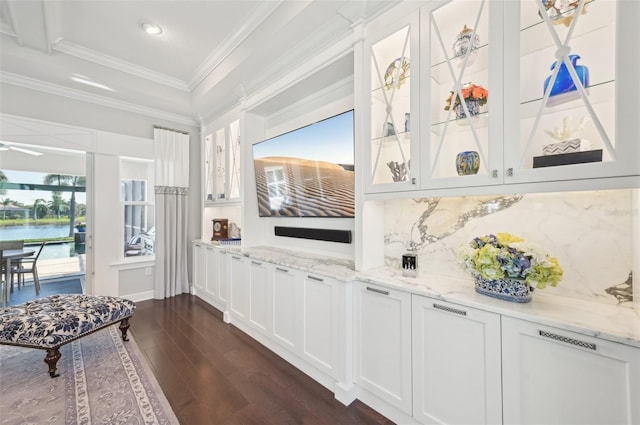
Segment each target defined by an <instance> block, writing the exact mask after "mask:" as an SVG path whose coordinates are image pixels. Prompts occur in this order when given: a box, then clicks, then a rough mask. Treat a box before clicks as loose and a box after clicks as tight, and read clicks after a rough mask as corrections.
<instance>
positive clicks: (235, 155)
mask: <svg viewBox="0 0 640 425" xmlns="http://www.w3.org/2000/svg"><path fill="white" fill-rule="evenodd" d="M240 152H241V147H240V120H235V121H232V122H230V123H228V124H226V125H224V126H222V127H220V128H217V129H216V130H215V131H213V132H211V133H210V134H207V135H206V136H204V138H203V158H204V164H203V174H204V178H203V187H204V202H205V204H211V203H220V202H229V201H234V202H237V201H238V200H239V199H240V172H241V171H240V163H241V158H240Z"/></svg>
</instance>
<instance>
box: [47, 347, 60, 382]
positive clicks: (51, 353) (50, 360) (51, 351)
mask: <svg viewBox="0 0 640 425" xmlns="http://www.w3.org/2000/svg"><path fill="white" fill-rule="evenodd" d="M60 357H62V354H60V350H59V349H57V348H48V349H47V356H46V357H45V358H44V361H45V363H46V364H48V365H49V376H51V377H52V378H56V377H58V376H60V374H58V373H56V364H58V360H59V359H60Z"/></svg>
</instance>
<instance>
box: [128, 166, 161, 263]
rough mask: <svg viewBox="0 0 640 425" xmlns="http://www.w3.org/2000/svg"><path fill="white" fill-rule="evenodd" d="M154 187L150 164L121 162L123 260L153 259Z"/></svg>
mask: <svg viewBox="0 0 640 425" xmlns="http://www.w3.org/2000/svg"><path fill="white" fill-rule="evenodd" d="M153 186H154V185H153V162H152V161H148V160H139V159H129V158H127V159H124V158H123V159H121V160H120V203H121V205H122V208H121V211H122V217H123V221H122V223H123V233H122V236H123V239H122V240H123V251H122V252H123V256H124V257H137V256H143V255H153V252H154V249H153V246H154V243H155V236H156V235H155V208H154V204H153V198H154V197H153Z"/></svg>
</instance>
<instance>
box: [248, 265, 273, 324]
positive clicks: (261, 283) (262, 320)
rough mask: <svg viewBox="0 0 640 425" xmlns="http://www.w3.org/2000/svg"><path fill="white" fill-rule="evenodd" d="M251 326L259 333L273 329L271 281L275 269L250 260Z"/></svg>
mask: <svg viewBox="0 0 640 425" xmlns="http://www.w3.org/2000/svg"><path fill="white" fill-rule="evenodd" d="M249 261H250V262H249V281H248V283H247V289H248V290H249V318H248V319H249V324H250V325H251V326H253V327H254V328H256V329H257V330H258V331H260V332H263V333H267V332H269V330H270V329H271V324H270V323H271V317H270V316H271V315H270V312H271V305H270V304H271V288H270V286H271V279H272V274H273V271H272V270H273V268H272V267H270V265H268V264H266V263H264V262H262V261H256V260H249Z"/></svg>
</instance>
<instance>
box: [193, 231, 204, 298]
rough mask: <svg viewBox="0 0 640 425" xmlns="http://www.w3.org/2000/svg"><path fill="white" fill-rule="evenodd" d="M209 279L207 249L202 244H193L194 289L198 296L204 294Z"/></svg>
mask: <svg viewBox="0 0 640 425" xmlns="http://www.w3.org/2000/svg"><path fill="white" fill-rule="evenodd" d="M206 279H207V255H206V248H205V247H204V246H203V245H202V244H200V243H194V244H193V287H194V288H195V291H196V294H197V293H203V292H204V285H205V281H206Z"/></svg>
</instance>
